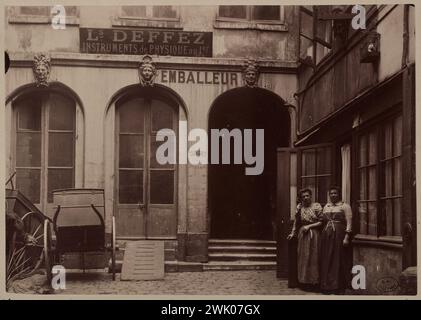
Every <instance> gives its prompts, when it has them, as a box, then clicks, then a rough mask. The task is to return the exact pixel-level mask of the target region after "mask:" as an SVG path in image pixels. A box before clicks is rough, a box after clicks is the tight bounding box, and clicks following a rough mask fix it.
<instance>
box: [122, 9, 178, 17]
mask: <svg viewBox="0 0 421 320" xmlns="http://www.w3.org/2000/svg"><path fill="white" fill-rule="evenodd" d="M120 18H129V19H153V20H178V10H177V7H176V6H122V7H121V15H120Z"/></svg>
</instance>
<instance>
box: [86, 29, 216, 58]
mask: <svg viewBox="0 0 421 320" xmlns="http://www.w3.org/2000/svg"><path fill="white" fill-rule="evenodd" d="M79 30H80V51H81V52H82V53H97V54H133V55H143V54H153V55H163V56H167V55H168V56H185V57H212V32H191V31H178V30H148V29H136V30H133V29H130V30H127V29H96V28H80V29H79Z"/></svg>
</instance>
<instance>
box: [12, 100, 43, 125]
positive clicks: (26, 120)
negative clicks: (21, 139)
mask: <svg viewBox="0 0 421 320" xmlns="http://www.w3.org/2000/svg"><path fill="white" fill-rule="evenodd" d="M17 115H18V130H32V131H41V100H40V99H39V98H35V99H32V100H24V101H21V102H19V103H18V104H17Z"/></svg>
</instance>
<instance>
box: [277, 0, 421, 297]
mask: <svg viewBox="0 0 421 320" xmlns="http://www.w3.org/2000/svg"><path fill="white" fill-rule="evenodd" d="M365 7H366V22H365V23H366V29H365V30H364V31H362V30H355V29H354V28H353V26H352V23H351V18H348V20H347V19H346V16H347V14H348V15H349V14H350V13H351V10H352V9H351V6H335V7H330V8H329V12H328V13H326V11H325V9H326V8H325V7H321V6H316V7H314V6H313V7H307V6H306V7H301V8H300V13H299V15H300V21H301V25H300V42H301V44H302V45H301V47H300V56H299V60H300V61H301V62H302V64H301V65H300V67H299V71H298V92H297V94H296V96H297V99H298V101H299V109H298V110H299V111H298V123H297V129H298V130H297V141H295V143H294V148H292V149H289V150H288V149H286V150H282V151H280V162H281V163H282V164H281V165H282V166H283V167H285V166H287V165H288V164H289V163H291V164H294V168H293V169H292V170H291V174H292V175H294V176H293V177H292V178H291V179H289V178H284V179H281V183H282V184H283V185H285V186H287V185H288V184H289V185H290V186H291V187H292V193H294V194H295V192H296V191H295V190H296V187H298V189H299V188H301V187H310V188H311V189H312V190H313V194H316V195H317V196H316V197H317V199H318V201H319V202H320V203H326V201H328V199H327V198H326V194H327V192H326V190H327V188H329V186H330V185H332V184H334V185H338V186H340V187H341V189H342V198H343V200H344V201H345V202H347V203H349V204H351V206H352V211H353V235H354V236H353V265H354V266H364V267H365V271H366V278H367V287H366V289H365V290H361V291H360V292H362V293H370V294H391V293H396V292H399V289H398V282H399V278H400V275H401V273H402V272H404V275H406V274H408V272H409V273H410V270H412V271H413V272H414V271H415V268H412V269H411V268H410V269H408V270H407V268H409V267H413V266H416V200H415V120H414V119H415V118H414V115H415V101H414V97H415V83H414V80H415V56H414V48H415V36H414V35H415V29H414V7H413V6H410V5H390V6H389V5H387V6H386V5H384V6H365ZM344 18H345V19H344ZM313 23H314V24H313ZM327 25H329V27H327ZM331 30H332V33H331V32H330V31H331ZM326 31H327V33H326ZM323 40H325V41H323ZM326 40H327V41H326ZM295 167H296V168H295ZM288 202H289V199H288V198H285V199H281V203H285V204H287V203H288ZM356 270H357V269H356ZM405 270H406V271H405ZM355 273H358V272H357V271H355ZM404 282H405V281H404ZM401 289H402V288H401ZM357 292H358V291H357ZM412 292H413V293H415V291H412Z"/></svg>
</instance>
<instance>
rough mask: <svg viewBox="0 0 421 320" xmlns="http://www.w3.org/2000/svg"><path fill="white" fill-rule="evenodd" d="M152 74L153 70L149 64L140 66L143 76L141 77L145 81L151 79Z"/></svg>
mask: <svg viewBox="0 0 421 320" xmlns="http://www.w3.org/2000/svg"><path fill="white" fill-rule="evenodd" d="M153 75H154V72H153V69H152V67H151V66H150V65H145V66H144V67H143V68H142V76H143V79H144V80H145V81H147V82H149V81H151V80H152V77H153Z"/></svg>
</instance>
